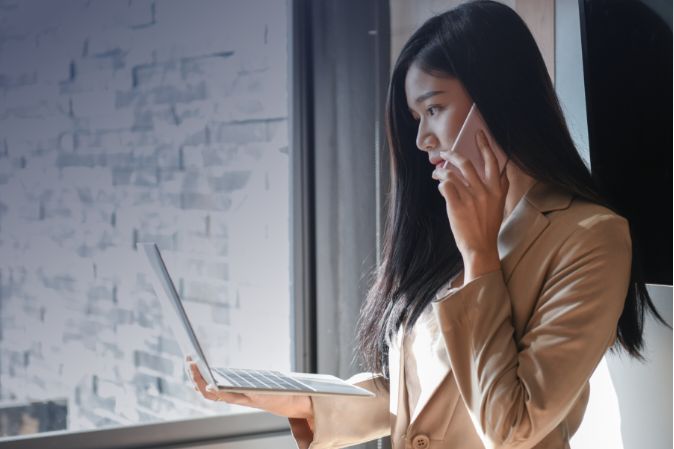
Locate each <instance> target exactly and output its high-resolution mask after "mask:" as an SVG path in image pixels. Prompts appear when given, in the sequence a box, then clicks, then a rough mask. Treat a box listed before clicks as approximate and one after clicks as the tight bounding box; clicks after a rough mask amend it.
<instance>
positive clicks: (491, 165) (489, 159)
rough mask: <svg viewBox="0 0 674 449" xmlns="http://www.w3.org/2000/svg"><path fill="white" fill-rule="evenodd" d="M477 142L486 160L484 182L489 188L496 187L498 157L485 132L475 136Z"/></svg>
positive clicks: (481, 131)
mask: <svg viewBox="0 0 674 449" xmlns="http://www.w3.org/2000/svg"><path fill="white" fill-rule="evenodd" d="M475 141H476V143H477V147H478V148H479V149H480V152H481V153H482V158H483V159H484V181H485V184H486V185H488V186H489V187H496V186H497V185H498V182H497V180H496V179H497V175H498V174H499V173H498V161H497V160H496V155H495V154H494V150H493V149H492V147H491V145H490V144H489V141H488V140H487V136H486V134H485V133H484V131H483V130H479V131H478V132H477V134H476V135H475Z"/></svg>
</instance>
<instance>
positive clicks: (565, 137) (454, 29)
mask: <svg viewBox="0 0 674 449" xmlns="http://www.w3.org/2000/svg"><path fill="white" fill-rule="evenodd" d="M412 64H415V65H416V66H418V67H419V68H420V69H421V70H423V71H425V72H427V73H429V74H431V75H435V76H445V77H447V76H450V77H454V78H457V79H458V80H459V81H461V82H462V83H463V85H464V87H465V88H466V90H467V92H468V94H469V95H470V96H471V97H472V99H473V101H474V102H475V103H476V104H477V106H478V108H479V109H480V112H481V113H482V115H483V117H484V119H485V121H486V123H487V125H488V126H489V129H490V130H491V131H492V134H493V136H494V138H495V139H496V141H497V142H498V143H499V144H500V145H501V147H502V148H503V150H504V152H505V153H506V154H507V155H508V156H509V158H510V163H515V164H517V166H518V167H519V168H520V169H521V170H522V171H523V172H525V173H526V174H528V175H529V176H531V177H533V178H535V179H536V180H539V181H543V182H546V183H548V184H551V185H553V186H556V187H559V188H561V189H564V190H565V191H567V192H569V193H571V194H572V195H575V196H578V197H581V198H584V199H586V200H588V201H591V202H593V203H596V204H600V205H602V206H605V207H607V208H609V209H611V210H613V211H616V209H615V208H614V207H612V205H611V204H609V201H608V200H607V199H606V197H605V195H603V194H602V193H601V191H600V188H599V187H598V186H597V183H596V182H595V181H594V180H593V178H592V175H591V173H590V171H589V169H588V168H587V166H586V165H585V163H584V162H583V160H582V158H581V157H580V156H579V154H578V151H577V150H576V147H575V145H574V143H573V140H572V138H571V135H570V133H569V130H568V128H567V125H566V121H565V119H564V115H563V113H562V110H561V108H560V105H559V101H558V99H557V95H556V93H555V90H554V88H553V85H552V81H551V80H550V76H549V75H548V72H547V69H546V66H545V63H544V62H543V58H542V56H541V53H540V51H539V49H538V47H537V45H536V42H535V41H534V38H533V36H532V35H531V32H530V31H529V29H528V28H527V26H526V24H525V23H524V21H523V20H522V19H521V18H520V17H519V16H518V15H517V13H515V11H513V10H512V9H510V8H509V7H507V6H505V5H502V4H500V3H496V2H493V1H487V0H481V1H473V2H470V3H464V4H462V5H460V6H458V7H456V8H454V9H451V10H449V11H447V12H445V13H443V14H440V15H437V16H434V17H432V18H430V19H428V20H427V21H426V22H425V23H424V24H423V25H422V26H421V27H420V28H419V29H418V30H417V31H416V32H415V33H414V34H413V35H412V36H411V37H410V39H409V40H408V41H407V42H406V43H405V45H404V47H403V49H402V51H401V52H400V55H399V56H398V59H397V61H396V63H395V66H394V68H393V72H392V75H391V80H390V84H389V89H388V98H387V102H386V111H385V114H386V116H385V124H386V133H387V143H388V146H389V151H390V160H391V191H390V196H389V198H388V201H387V208H388V212H387V222H386V227H385V233H384V237H383V245H382V252H383V254H382V263H381V264H380V265H379V267H377V269H376V270H375V272H374V273H373V279H372V281H373V282H372V287H371V288H370V290H369V292H368V295H367V297H366V300H365V302H364V305H363V307H362V309H361V313H360V318H359V320H358V333H357V355H359V356H360V357H361V359H362V362H363V365H364V366H365V367H366V368H367V369H368V371H371V372H373V373H383V374H384V376H385V377H389V373H388V358H387V356H388V347H389V344H388V342H389V341H390V340H389V339H390V338H391V336H392V335H393V333H394V332H395V331H396V330H397V329H399V328H400V326H403V327H404V330H405V331H408V330H409V329H411V327H412V326H413V325H414V323H415V321H416V320H417V318H418V317H419V316H420V315H421V313H422V311H423V310H424V308H425V307H426V306H427V305H428V304H429V303H430V301H431V300H432V299H433V298H434V296H435V293H436V292H437V290H438V289H439V288H440V287H442V286H443V285H444V284H446V283H447V282H448V281H449V280H450V279H451V278H452V277H453V276H455V275H456V274H458V273H459V271H460V270H462V269H463V259H462V257H461V253H460V252H459V250H458V248H457V245H456V242H455V240H454V236H453V235H452V233H451V230H450V229H449V227H448V225H447V215H446V209H445V208H446V205H445V201H444V199H443V198H442V196H441V195H439V194H438V190H437V183H436V181H434V180H433V179H432V178H431V176H430V175H431V171H432V169H433V167H431V166H430V164H428V159H427V155H426V154H424V152H421V151H418V150H417V149H416V143H415V139H416V133H417V123H416V122H415V121H414V120H413V118H412V116H411V114H410V112H409V110H408V108H407V101H406V97H405V76H406V74H407V71H408V69H409V68H410V66H411V65H412ZM616 213H617V211H616ZM630 233H631V234H632V269H631V278H630V284H629V289H628V292H627V297H626V299H625V307H624V309H623V312H622V315H621V317H620V319H619V321H618V329H617V342H618V343H619V345H620V346H622V348H623V349H625V350H626V351H627V352H628V353H629V354H630V355H631V356H633V357H636V358H638V359H643V356H642V355H641V349H642V346H643V323H644V312H645V311H646V310H650V311H651V312H653V313H654V314H655V316H656V317H657V318H658V319H659V320H660V321H661V322H663V323H664V324H665V325H666V324H667V323H666V322H665V321H664V320H663V319H662V317H661V316H660V315H659V314H658V312H657V310H656V309H655V307H654V306H653V303H652V301H651V298H650V297H649V294H648V291H647V290H646V285H645V282H644V278H643V274H642V272H641V264H640V261H639V248H638V242H637V241H636V239H635V236H634V233H633V232H632V230H631V229H630ZM438 248H442V251H439V250H438ZM617 346H618V344H617V343H616V344H615V345H614V347H612V348H611V350H614V348H615V347H617Z"/></svg>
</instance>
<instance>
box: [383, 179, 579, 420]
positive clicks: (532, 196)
mask: <svg viewBox="0 0 674 449" xmlns="http://www.w3.org/2000/svg"><path fill="white" fill-rule="evenodd" d="M572 199H573V196H572V195H570V194H569V193H566V192H565V191H563V190H561V189H558V188H556V187H554V186H552V185H550V184H547V183H543V182H541V181H537V182H536V183H535V184H533V185H532V186H531V187H530V188H529V190H528V191H527V192H526V193H525V194H524V196H523V197H522V198H521V199H520V201H519V202H518V203H517V205H516V206H515V208H514V209H513V210H512V212H511V213H510V215H509V216H508V217H507V218H506V220H505V221H504V222H503V224H502V225H501V228H500V230H499V235H498V252H499V258H500V259H501V269H502V270H503V275H504V280H505V281H506V283H507V282H508V280H509V279H510V276H511V275H512V273H513V271H514V269H515V267H516V266H517V263H518V262H519V261H520V259H521V258H522V256H523V255H524V253H525V252H526V251H527V249H528V248H529V247H530V246H531V244H532V243H533V242H534V241H535V240H536V238H537V237H538V236H539V235H540V234H541V232H543V230H544V229H545V228H546V227H547V226H548V224H549V220H548V219H547V217H546V216H545V215H544V214H545V213H547V212H550V211H553V210H559V209H565V208H567V207H569V205H570V204H571V200H572ZM448 290H449V288H446V289H445V291H448ZM400 335H401V338H400V339H399V340H398V348H399V349H400V350H399V357H400V358H399V359H398V360H397V361H398V363H399V364H400V366H398V367H396V368H397V371H398V379H397V381H398V383H399V386H400V387H401V388H398V396H397V404H395V406H394V405H393V404H392V408H393V410H392V412H393V411H394V410H395V411H397V413H398V419H399V420H400V422H402V423H405V422H407V419H408V417H411V421H410V424H411V423H413V422H414V421H416V420H417V418H418V417H419V416H421V415H423V410H424V408H425V407H426V405H427V404H428V402H429V401H430V400H431V399H432V398H433V397H434V396H435V395H436V393H437V390H438V387H439V386H440V385H441V384H442V382H443V380H444V379H445V377H446V376H447V374H449V372H450V371H451V366H450V365H449V362H448V360H446V359H445V358H434V359H433V360H429V361H427V362H428V364H432V366H429V368H428V371H427V372H428V373H432V374H430V375H427V376H424V372H419V373H418V374H419V382H420V383H421V384H422V385H420V388H421V390H422V391H428V390H430V391H432V393H431V394H430V395H422V396H421V397H420V398H419V403H418V404H417V406H416V407H415V410H413V411H410V410H409V404H408V398H407V388H406V385H405V369H404V364H405V353H404V344H403V343H404V342H403V340H402V334H400ZM435 338H440V339H441V338H443V337H442V335H441V334H440V332H437V335H436V336H435ZM443 344H444V341H443ZM459 396H460V395H459V394H456V395H454V396H451V397H450V401H451V402H452V403H450V404H447V406H448V408H447V410H454V409H455V404H456V401H457V400H458V397H459ZM411 413H413V414H412V415H411ZM399 430H400V432H403V433H404V430H403V429H399Z"/></svg>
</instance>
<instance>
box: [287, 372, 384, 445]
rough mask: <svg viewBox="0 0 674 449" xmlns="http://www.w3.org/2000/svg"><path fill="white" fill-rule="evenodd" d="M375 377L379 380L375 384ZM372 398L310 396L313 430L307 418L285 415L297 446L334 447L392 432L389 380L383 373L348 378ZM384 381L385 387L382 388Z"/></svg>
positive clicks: (349, 381)
mask: <svg viewBox="0 0 674 449" xmlns="http://www.w3.org/2000/svg"><path fill="white" fill-rule="evenodd" d="M375 379H379V382H378V385H376V386H375ZM346 382H348V383H350V384H351V385H356V386H358V387H361V388H365V389H366V390H369V391H371V392H372V393H374V394H375V395H376V396H374V397H357V396H311V401H312V404H313V409H314V431H313V432H312V431H311V429H310V428H309V424H308V422H307V420H306V419H302V418H288V421H289V423H290V430H291V433H292V435H293V437H294V438H295V442H296V443H297V447H298V448H299V449H324V448H330V449H333V448H334V449H336V448H341V447H346V446H352V445H354V444H359V443H363V442H366V441H370V440H374V439H377V438H382V437H385V436H387V435H390V434H391V422H390V414H389V393H388V391H387V388H388V381H386V379H385V378H384V377H383V375H382V374H376V375H374V376H373V374H372V373H359V374H355V375H353V376H351V377H350V378H349V379H347V381H346ZM382 382H384V383H385V384H386V386H387V388H383V386H382Z"/></svg>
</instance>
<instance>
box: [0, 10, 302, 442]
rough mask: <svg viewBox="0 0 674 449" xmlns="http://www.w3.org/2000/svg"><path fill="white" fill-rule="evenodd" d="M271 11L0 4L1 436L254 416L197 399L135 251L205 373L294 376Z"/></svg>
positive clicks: (284, 164) (280, 101) (283, 138)
mask: <svg viewBox="0 0 674 449" xmlns="http://www.w3.org/2000/svg"><path fill="white" fill-rule="evenodd" d="M287 35H288V30H287V5H286V2H285V1H282V0H267V1H265V0H253V1H251V0H246V1H221V0H212V1H201V0H200V1H195V0H190V1H184V0H182V1H171V0H166V1H135V0H134V1H128V0H114V1H112V0H111V1H94V2H92V1H59V2H54V1H50V0H44V1H19V2H14V1H5V2H2V5H1V7H0V98H1V99H0V439H1V438H2V437H3V436H11V435H20V434H30V433H35V432H43V431H49V430H63V429H68V430H83V429H93V428H100V427H106V426H124V425H129V424H137V423H144V422H153V421H163V420H173V419H180V418H185V417H195V416H204V415H211V414H217V413H241V412H246V411H252V409H243V408H236V407H230V406H229V405H227V404H224V403H218V404H215V403H209V402H207V401H205V400H203V399H201V398H200V396H198V395H197V393H196V392H194V390H193V389H192V387H191V385H190V383H189V382H188V378H187V376H186V374H185V371H184V366H183V356H182V355H181V353H180V350H179V348H178V346H177V345H176V340H175V337H174V332H173V329H171V328H170V326H169V325H168V321H167V319H166V317H165V316H164V315H163V314H162V310H161V307H160V303H159V301H160V299H159V298H158V297H157V296H156V295H155V292H154V290H153V287H152V279H151V276H152V275H153V274H152V273H151V272H150V271H149V270H148V268H147V266H146V264H145V261H144V260H143V254H142V251H141V250H140V248H137V246H136V245H137V243H138V242H145V241H154V242H156V243H157V244H158V246H159V248H160V249H161V250H162V252H163V254H164V256H165V257H166V262H167V266H168V270H169V272H170V274H171V276H172V277H173V280H174V281H175V283H176V287H177V289H178V291H179V293H180V294H181V296H182V298H183V300H184V303H185V306H186V309H187V312H188V314H189V316H190V318H191V320H192V323H193V325H194V327H195V331H196V333H197V336H198V338H199V339H200V341H201V344H202V346H203V347H204V348H205V351H206V354H207V355H208V357H209V358H210V362H211V363H212V364H213V365H223V366H230V367H239V368H272V369H277V370H290V368H291V360H290V358H291V345H292V341H291V338H290V311H291V304H290V288H289V279H290V276H289V273H290V255H289V248H290V241H289V236H290V233H289V204H290V198H289V186H288V181H289V179H288V178H289V155H288V147H289V145H288V130H287V126H288V123H287V119H288V88H287V85H288V76H287V72H288V61H287V59H288V51H287V43H288V38H287Z"/></svg>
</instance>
